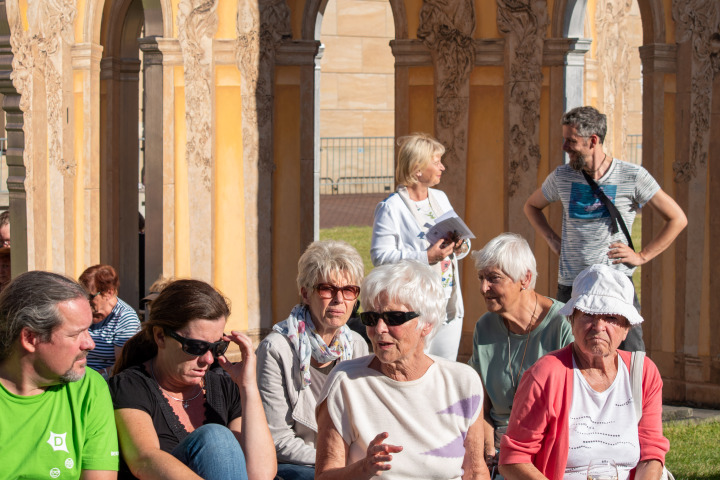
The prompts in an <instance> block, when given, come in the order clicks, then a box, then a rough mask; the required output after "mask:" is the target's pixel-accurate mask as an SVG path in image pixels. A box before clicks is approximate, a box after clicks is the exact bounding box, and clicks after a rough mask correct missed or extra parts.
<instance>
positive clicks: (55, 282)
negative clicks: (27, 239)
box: [0, 270, 88, 361]
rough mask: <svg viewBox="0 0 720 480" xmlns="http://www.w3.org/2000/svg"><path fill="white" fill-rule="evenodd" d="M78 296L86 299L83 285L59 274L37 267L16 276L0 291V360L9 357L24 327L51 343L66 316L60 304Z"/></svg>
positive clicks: (43, 340) (41, 339)
mask: <svg viewBox="0 0 720 480" xmlns="http://www.w3.org/2000/svg"><path fill="white" fill-rule="evenodd" d="M76 298H84V299H86V300H87V298H88V294H87V292H86V291H85V289H84V288H83V287H81V286H80V284H78V283H76V282H75V281H74V280H71V279H69V278H67V277H63V276H62V275H58V274H57V273H51V272H43V271H40V270H35V271H32V272H26V273H23V274H22V275H19V276H17V277H16V278H15V279H14V280H13V281H11V282H10V283H9V284H8V285H7V287H5V289H4V290H3V291H2V293H0V361H3V360H5V359H6V358H8V356H10V353H11V352H12V348H13V345H14V343H15V341H16V340H17V339H18V338H19V337H20V332H21V331H22V329H23V328H26V327H27V328H29V329H30V330H31V331H33V332H35V333H36V334H37V335H38V337H39V338H40V341H42V342H48V341H50V337H51V335H52V332H53V330H54V329H55V327H57V326H58V325H60V324H61V323H62V321H63V319H62V318H61V316H60V311H59V309H58V304H60V303H62V302H66V301H69V300H75V299H76Z"/></svg>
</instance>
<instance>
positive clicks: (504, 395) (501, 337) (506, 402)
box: [468, 299, 574, 447]
mask: <svg viewBox="0 0 720 480" xmlns="http://www.w3.org/2000/svg"><path fill="white" fill-rule="evenodd" d="M551 300H552V302H553V304H552V305H551V306H550V310H549V311H548V313H547V315H545V318H543V320H542V322H541V323H540V325H538V326H537V327H536V328H535V329H534V330H533V331H532V332H530V334H529V335H530V338H529V340H528V336H527V335H518V334H515V333H509V334H508V329H507V327H506V326H505V323H504V322H503V320H502V318H501V317H500V315H498V314H496V313H489V312H488V313H486V314H485V315H483V316H482V317H480V320H478V321H477V323H476V324H475V333H474V334H473V353H472V356H471V357H470V360H469V361H468V363H469V364H470V366H471V367H473V368H474V369H475V370H476V371H477V372H478V373H479V374H480V379H481V380H482V382H483V385H484V386H485V391H486V392H487V395H488V396H489V397H490V402H491V403H492V408H491V409H490V417H491V418H492V420H493V423H494V426H495V447H499V446H500V434H501V433H503V432H504V431H505V429H506V428H507V424H508V421H509V420H510V409H511V408H512V403H513V398H514V396H515V391H516V390H517V383H518V381H517V377H518V371H519V372H520V378H522V374H523V373H524V372H525V371H526V370H527V369H528V368H530V367H531V366H532V365H533V364H534V363H535V362H536V361H537V360H538V359H539V358H540V357H542V356H543V355H545V354H546V353H549V352H552V351H554V350H558V349H560V348H562V347H564V346H565V345H567V344H569V343H571V342H572V341H573V340H574V338H573V335H572V329H571V328H570V323H569V322H568V321H567V320H566V319H565V317H564V316H563V315H559V314H558V311H559V310H560V308H561V307H562V306H563V305H564V304H563V303H561V302H558V301H557V300H554V299H551ZM508 338H509V339H510V348H509V350H510V365H511V367H512V375H513V377H515V386H514V387H513V381H512V380H511V378H510V368H509V367H508ZM526 340H527V342H528V344H527V352H525V359H524V361H523V351H524V350H525V341H526ZM521 363H522V367H521Z"/></svg>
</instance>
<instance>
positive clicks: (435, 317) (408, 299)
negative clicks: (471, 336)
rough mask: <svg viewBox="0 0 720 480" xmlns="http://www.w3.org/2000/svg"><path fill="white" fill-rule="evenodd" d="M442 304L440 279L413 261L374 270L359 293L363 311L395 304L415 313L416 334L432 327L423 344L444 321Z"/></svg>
mask: <svg viewBox="0 0 720 480" xmlns="http://www.w3.org/2000/svg"><path fill="white" fill-rule="evenodd" d="M446 303H447V302H446V300H445V290H444V289H443V286H442V281H441V280H440V275H439V274H438V273H437V272H435V271H434V270H433V269H432V268H430V267H429V266H428V265H425V264H423V263H420V262H418V261H417V260H401V261H400V262H398V263H391V264H386V265H381V266H379V267H376V268H375V269H374V270H373V271H372V272H370V273H369V274H368V276H367V277H365V280H364V281H363V284H362V288H361V289H360V304H361V305H362V308H363V310H364V311H374V312H379V311H384V310H387V306H388V305H389V304H395V305H403V306H405V307H406V308H407V309H408V310H409V311H412V312H416V313H419V314H420V316H419V317H418V330H419V329H421V328H423V326H424V325H426V324H430V325H431V326H432V331H431V332H430V334H429V335H428V336H427V337H425V343H427V341H428V340H430V339H431V338H432V337H434V336H435V333H437V326H438V324H439V323H440V322H444V321H445V304H446Z"/></svg>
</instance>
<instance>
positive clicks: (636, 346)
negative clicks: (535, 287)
mask: <svg viewBox="0 0 720 480" xmlns="http://www.w3.org/2000/svg"><path fill="white" fill-rule="evenodd" d="M628 278H629V279H630V282H632V277H631V276H628ZM571 294H572V287H569V286H567V285H560V284H558V293H557V297H555V299H556V300H557V301H559V302H563V303H567V302H568V300H570V297H571ZM633 305H634V306H635V309H636V310H637V311H638V313H639V312H640V302H638V298H637V292H636V293H634V294H633ZM618 349H620V350H625V351H627V352H644V351H645V341H644V340H643V331H642V323H639V324H637V325H633V326H631V327H630V331H629V332H628V335H627V337H626V338H625V340H623V341H622V343H620V346H619V347H618Z"/></svg>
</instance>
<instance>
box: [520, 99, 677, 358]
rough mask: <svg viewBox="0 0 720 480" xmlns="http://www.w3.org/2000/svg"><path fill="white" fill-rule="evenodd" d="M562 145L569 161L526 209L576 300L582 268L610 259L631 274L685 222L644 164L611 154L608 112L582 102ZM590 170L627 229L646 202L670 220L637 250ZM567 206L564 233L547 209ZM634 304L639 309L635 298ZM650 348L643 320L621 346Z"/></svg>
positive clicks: (562, 287)
mask: <svg viewBox="0 0 720 480" xmlns="http://www.w3.org/2000/svg"><path fill="white" fill-rule="evenodd" d="M562 128H563V139H564V143H563V150H564V151H565V152H567V154H568V156H569V157H570V163H569V164H565V165H560V166H559V167H557V168H556V169H555V170H554V171H553V172H552V173H550V175H548V177H547V178H546V179H545V181H544V182H543V185H542V187H541V188H539V189H537V190H536V191H535V192H534V193H533V194H532V195H530V198H528V200H527V202H526V203H525V207H524V211H525V215H526V216H527V218H528V220H530V223H531V224H532V225H533V227H534V228H535V230H536V231H537V232H538V233H539V234H540V235H542V237H543V238H544V239H545V241H546V242H547V243H548V245H549V246H550V249H551V250H552V251H553V252H555V253H556V254H557V255H559V256H560V265H559V275H558V293H557V299H558V300H560V301H561V302H567V301H568V300H569V299H570V294H571V291H572V283H573V280H575V277H576V276H577V274H578V273H580V272H581V271H582V270H584V269H585V268H586V267H588V266H590V265H594V264H598V263H600V264H605V265H610V266H612V267H613V268H616V269H617V270H619V271H621V272H623V273H624V274H626V275H627V276H629V277H632V274H633V272H634V271H635V268H636V267H638V266H640V265H642V264H644V263H647V262H649V261H650V260H652V259H653V258H654V257H656V256H658V255H659V254H660V253H662V252H663V251H664V250H665V249H667V248H668V247H669V246H670V244H671V243H672V242H673V241H674V240H675V238H676V237H677V236H678V234H679V233H680V232H681V231H682V229H683V228H685V225H687V218H686V217H685V214H684V213H683V211H682V209H681V208H680V206H678V204H677V203H676V202H675V201H674V200H673V199H672V198H671V197H670V196H669V195H668V194H666V193H665V192H664V191H663V190H662V189H661V188H660V185H658V183H657V182H656V181H655V179H654V178H653V177H652V176H651V175H650V173H648V171H647V170H645V169H644V168H643V167H641V166H640V165H635V164H631V163H627V162H623V161H620V160H618V159H615V158H612V157H611V156H608V155H607V154H606V153H605V152H604V151H603V142H604V140H605V134H606V132H607V120H606V117H605V115H603V114H602V113H600V112H599V111H597V110H596V109H595V108H593V107H578V108H575V109H573V110H570V111H569V112H567V113H565V114H564V115H563V117H562ZM583 170H584V171H585V172H586V173H587V174H588V175H589V176H590V177H591V178H592V179H593V180H594V181H595V182H596V183H597V184H598V186H599V187H600V189H601V190H602V191H603V192H604V193H605V195H606V196H607V197H608V198H609V199H610V201H612V202H613V204H614V205H615V207H616V208H617V210H618V212H619V213H620V216H621V217H622V219H623V222H624V223H625V225H626V227H627V229H628V231H632V224H633V221H634V220H635V214H636V213H637V211H638V210H639V209H640V208H641V207H642V206H643V205H645V204H648V205H650V207H651V208H652V209H653V210H655V211H656V212H657V213H658V214H659V215H660V217H661V218H663V219H664V220H665V225H664V226H663V228H662V229H661V230H660V232H659V233H658V234H657V235H656V236H655V238H653V239H652V240H651V241H649V242H646V243H645V244H644V245H643V248H642V249H641V250H638V251H634V250H633V249H632V248H630V246H629V245H628V244H627V239H626V237H625V235H624V233H623V231H622V229H621V228H617V227H619V226H614V224H615V221H614V220H613V218H612V217H611V215H610V212H609V211H608V209H607V208H606V207H605V205H604V204H603V203H602V201H601V200H600V199H599V197H598V196H597V195H595V194H594V193H593V191H592V189H591V187H590V185H589V184H588V182H587V181H586V180H585V177H584V176H583V173H582V171H583ZM558 200H559V201H560V202H562V205H563V222H562V236H559V235H558V234H557V233H555V231H554V230H553V229H552V228H551V227H550V224H549V223H548V221H547V218H546V217H545V215H544V214H543V212H542V210H543V209H544V208H545V207H547V206H548V205H549V204H550V203H552V202H556V201H558ZM636 307H639V305H637V302H636ZM620 348H621V349H623V350H630V351H635V350H645V345H644V342H643V340H642V329H641V327H640V325H638V326H637V327H633V328H632V329H631V331H630V333H629V334H628V337H627V339H626V340H625V342H623V344H622V345H621V346H620Z"/></svg>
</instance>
